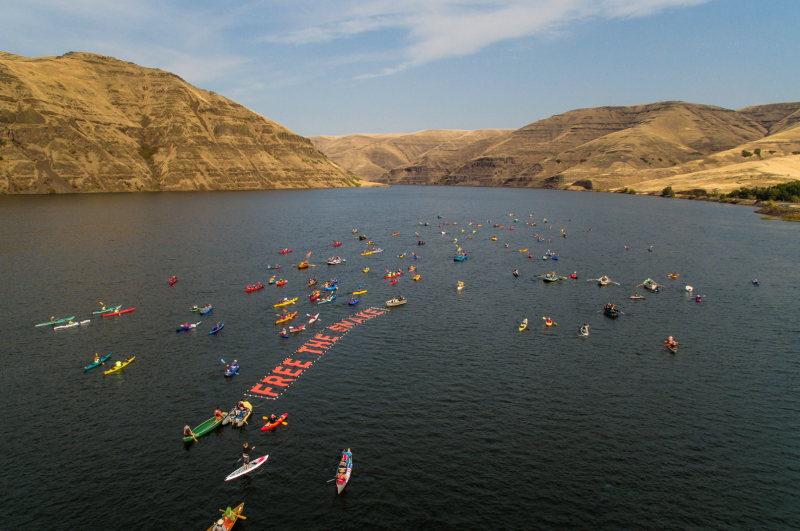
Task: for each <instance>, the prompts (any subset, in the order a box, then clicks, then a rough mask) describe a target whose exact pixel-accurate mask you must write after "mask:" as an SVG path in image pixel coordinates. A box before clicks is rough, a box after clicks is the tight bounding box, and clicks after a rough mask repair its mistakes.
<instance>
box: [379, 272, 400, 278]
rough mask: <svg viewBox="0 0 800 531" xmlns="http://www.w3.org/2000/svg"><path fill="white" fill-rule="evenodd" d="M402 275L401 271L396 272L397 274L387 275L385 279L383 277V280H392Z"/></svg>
mask: <svg viewBox="0 0 800 531" xmlns="http://www.w3.org/2000/svg"><path fill="white" fill-rule="evenodd" d="M402 274H403V272H402V271H398V272H397V273H389V274H388V275H386V276H385V277H383V278H394V277H399V276H400V275H402Z"/></svg>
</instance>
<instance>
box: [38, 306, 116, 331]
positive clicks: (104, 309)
mask: <svg viewBox="0 0 800 531" xmlns="http://www.w3.org/2000/svg"><path fill="white" fill-rule="evenodd" d="M120 308H122V305H121V304H120V305H119V306H117V307H116V308H103V309H102V310H98V311H96V312H92V314H94V315H98V314H103V313H110V312H116V311H117V310H119V309H120ZM37 326H38V325H37Z"/></svg>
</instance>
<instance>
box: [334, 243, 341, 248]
mask: <svg viewBox="0 0 800 531" xmlns="http://www.w3.org/2000/svg"><path fill="white" fill-rule="evenodd" d="M341 244H342V242H333V246H334V247H339V246H340V245H341Z"/></svg>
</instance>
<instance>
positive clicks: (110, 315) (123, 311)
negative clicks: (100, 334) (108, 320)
mask: <svg viewBox="0 0 800 531" xmlns="http://www.w3.org/2000/svg"><path fill="white" fill-rule="evenodd" d="M135 309H136V308H128V309H127V310H122V311H119V312H111V313H107V314H105V315H103V317H115V316H117V315H122V314H123V313H130V312H132V311H133V310H135Z"/></svg>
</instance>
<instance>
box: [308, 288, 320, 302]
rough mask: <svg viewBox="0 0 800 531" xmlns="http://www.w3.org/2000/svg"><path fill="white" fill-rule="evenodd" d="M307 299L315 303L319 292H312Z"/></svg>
mask: <svg viewBox="0 0 800 531" xmlns="http://www.w3.org/2000/svg"><path fill="white" fill-rule="evenodd" d="M308 298H309V300H311V301H315V300H317V299H319V290H317V291H314V292H313V293H311V295H309V296H308Z"/></svg>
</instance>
